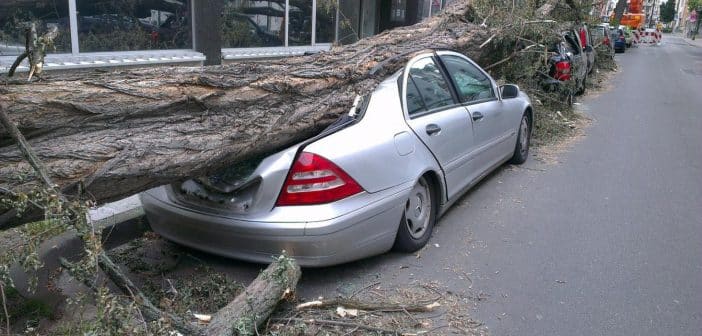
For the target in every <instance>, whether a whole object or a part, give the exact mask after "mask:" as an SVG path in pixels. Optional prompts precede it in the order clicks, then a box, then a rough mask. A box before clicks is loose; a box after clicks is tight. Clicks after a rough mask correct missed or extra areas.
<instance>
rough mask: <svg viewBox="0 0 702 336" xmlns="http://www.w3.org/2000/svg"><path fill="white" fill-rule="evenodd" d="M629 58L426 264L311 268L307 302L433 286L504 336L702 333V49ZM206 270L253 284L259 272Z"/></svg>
mask: <svg viewBox="0 0 702 336" xmlns="http://www.w3.org/2000/svg"><path fill="white" fill-rule="evenodd" d="M616 58H617V60H618V63H619V64H620V71H619V73H617V74H616V75H615V76H614V77H613V79H612V83H611V88H610V90H608V91H606V92H604V93H600V94H590V95H588V96H586V97H584V98H583V99H582V100H581V105H580V108H582V109H583V110H584V112H585V113H586V115H588V116H589V118H590V119H592V124H591V125H590V126H589V127H587V128H585V130H584V133H585V134H584V136H582V137H581V138H579V139H577V140H576V141H574V142H573V143H572V144H571V146H569V147H568V149H567V150H565V151H564V152H562V153H561V154H559V155H557V156H556V158H557V162H556V163H553V162H551V161H552V160H550V159H549V160H542V156H543V154H539V153H535V155H534V154H533V155H532V157H531V158H530V159H529V160H528V161H527V163H526V164H525V165H524V166H522V167H514V166H505V167H503V168H501V169H499V170H498V171H497V172H496V173H494V174H492V175H491V176H489V177H488V178H486V179H485V180H484V181H483V182H482V183H480V184H479V185H478V186H477V187H476V188H474V189H473V190H472V191H470V192H469V193H468V194H467V195H465V196H464V197H463V199H462V200H460V201H459V202H458V203H457V204H456V205H455V206H454V207H453V209H452V210H451V211H449V212H448V213H447V214H446V215H445V216H444V217H443V218H442V219H441V220H440V221H439V225H438V226H437V227H436V231H435V234H434V236H433V237H432V239H431V240H430V241H429V245H428V247H427V248H426V249H424V250H422V251H421V252H420V253H419V254H418V255H406V254H398V253H388V254H385V255H382V256H378V257H374V258H370V259H366V260H362V261H359V262H355V263H350V264H346V265H341V266H337V267H331V268H323V269H306V270H304V272H303V277H302V280H301V282H300V284H299V288H298V289H299V295H300V296H301V297H303V298H305V297H306V298H316V297H317V296H325V297H333V296H336V295H349V294H350V293H352V292H354V291H357V290H359V289H362V288H364V287H365V286H367V285H370V284H374V285H375V286H381V287H384V288H392V287H393V286H398V285H405V284H411V283H418V284H421V283H430V282H433V283H435V284H437V285H438V286H441V287H442V288H445V289H447V290H450V291H452V292H455V293H461V295H463V297H465V298H468V299H469V300H472V302H473V304H472V305H473V316H472V317H473V318H475V319H478V320H480V321H482V322H483V323H484V324H485V326H486V327H487V328H488V330H489V332H490V334H492V335H588V336H590V335H700V334H702V47H696V46H690V45H688V44H687V43H686V42H684V41H683V40H682V39H680V38H676V37H669V36H666V37H665V40H664V43H663V45H661V46H653V47H641V48H638V49H629V50H628V51H627V52H626V53H625V54H621V55H617V57H616ZM207 260H208V261H209V262H210V263H212V264H213V265H214V266H215V267H217V268H219V269H223V270H225V271H227V272H228V273H231V274H236V275H237V276H238V277H240V278H241V279H242V281H248V280H250V279H251V278H252V277H254V276H255V274H256V273H257V272H258V270H259V269H260V266H258V265H251V264H246V263H239V262H232V261H231V260H227V259H220V258H216V257H207ZM444 331H446V329H444Z"/></svg>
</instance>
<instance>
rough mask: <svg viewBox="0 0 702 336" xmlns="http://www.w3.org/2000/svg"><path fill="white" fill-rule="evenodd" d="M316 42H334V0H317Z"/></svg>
mask: <svg viewBox="0 0 702 336" xmlns="http://www.w3.org/2000/svg"><path fill="white" fill-rule="evenodd" d="M315 30H316V32H315V40H316V41H315V42H316V43H332V42H334V33H335V32H336V0H317V26H316V29H315Z"/></svg>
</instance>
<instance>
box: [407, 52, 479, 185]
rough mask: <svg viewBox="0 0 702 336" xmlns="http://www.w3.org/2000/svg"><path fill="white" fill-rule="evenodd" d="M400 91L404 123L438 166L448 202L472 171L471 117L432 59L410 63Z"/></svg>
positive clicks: (423, 58) (429, 56) (422, 59)
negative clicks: (444, 180)
mask: <svg viewBox="0 0 702 336" xmlns="http://www.w3.org/2000/svg"><path fill="white" fill-rule="evenodd" d="M403 88H404V90H403V92H404V97H403V106H404V107H405V113H406V119H407V123H408V125H409V126H410V127H411V128H412V130H413V131H414V133H415V134H416V135H417V137H419V139H421V141H422V142H423V143H424V144H425V145H426V146H427V148H429V150H430V151H431V152H432V153H433V154H434V157H435V158H436V160H437V161H438V162H439V164H440V165H441V168H442V170H443V172H444V178H445V179H446V192H447V196H448V197H449V199H451V198H453V197H454V196H455V195H456V194H457V193H459V192H460V191H461V190H462V189H464V188H465V187H466V186H467V185H468V183H470V181H469V180H467V179H466V176H468V174H469V172H470V171H471V169H472V167H471V165H470V156H469V154H470V152H471V151H472V149H473V129H472V122H471V118H470V115H469V114H468V113H467V112H466V109H465V108H464V107H463V106H461V104H459V103H458V101H457V99H456V97H455V94H454V93H453V92H452V87H451V86H450V84H449V82H448V80H447V79H446V78H445V76H444V73H443V72H442V71H441V69H440V67H439V65H438V64H437V63H436V60H435V59H434V57H433V56H431V55H425V56H423V57H419V58H416V59H413V60H412V61H410V63H409V65H408V67H407V69H406V71H405V74H404V77H403Z"/></svg>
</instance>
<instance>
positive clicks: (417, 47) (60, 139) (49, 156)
mask: <svg viewBox="0 0 702 336" xmlns="http://www.w3.org/2000/svg"><path fill="white" fill-rule="evenodd" d="M469 13H470V1H469V0H464V1H456V2H455V3H453V4H452V5H450V6H448V7H447V8H446V9H445V10H444V12H442V13H441V14H440V15H438V16H435V17H432V18H430V19H428V20H426V21H423V22H421V23H418V24H416V25H414V26H409V27H400V28H397V29H394V30H392V31H388V32H384V33H381V34H379V35H376V36H373V37H370V38H367V39H364V40H361V41H359V42H357V43H355V44H353V45H349V46H345V47H335V48H334V49H333V50H332V51H330V52H324V53H320V54H315V55H309V56H302V57H296V58H289V59H284V60H275V61H266V62H242V63H236V64H229V65H223V66H212V67H158V68H148V69H129V70H117V71H113V72H107V73H105V72H98V71H93V72H76V73H74V74H69V75H64V76H56V77H55V78H53V79H45V80H43V81H38V82H33V83H26V82H22V81H11V80H7V79H5V82H4V83H0V94H1V95H0V104H3V105H4V106H5V109H6V110H7V111H8V114H9V116H10V118H11V119H12V121H13V122H14V123H16V124H17V126H18V128H19V129H20V131H21V132H22V133H23V134H24V135H25V136H26V138H27V140H28V141H29V143H30V144H31V145H32V147H34V149H35V150H36V152H37V155H38V156H39V157H40V158H41V160H42V161H43V162H45V163H46V165H47V167H48V169H49V173H50V175H51V176H52V178H53V180H54V181H55V182H56V183H57V184H58V185H59V186H60V187H61V189H62V191H64V192H69V193H71V192H73V190H74V189H75V188H76V187H77V186H78V185H80V184H82V185H83V186H84V187H85V190H86V191H87V192H88V193H89V194H90V195H92V196H93V197H94V198H95V199H96V200H98V201H105V200H111V199H115V198H119V197H123V196H127V195H130V194H134V193H137V192H140V191H143V190H146V189H148V188H151V187H154V186H158V185H161V184H165V183H169V182H172V181H174V180H178V179H182V178H185V177H188V176H200V175H205V174H208V173H211V172H214V171H216V170H218V169H221V168H223V167H227V166H229V165H231V164H232V163H235V162H242V161H245V160H247V159H249V158H252V157H256V156H260V155H265V154H269V153H272V152H274V151H277V150H280V149H282V148H285V147H287V146H290V145H292V144H294V143H296V142H299V141H302V140H304V139H306V138H308V137H310V136H311V135H314V134H316V133H318V132H319V131H320V130H322V129H323V128H324V127H326V126H327V125H329V124H330V123H331V122H333V121H334V120H335V119H336V118H337V117H338V116H340V115H342V114H343V113H345V112H347V111H348V109H349V108H350V106H351V105H352V102H353V100H354V98H355V96H356V95H358V94H365V93H367V92H370V91H371V90H372V89H373V88H374V87H375V86H376V85H377V84H378V83H379V82H380V81H381V80H383V79H384V78H386V77H387V76H388V75H390V74H392V73H393V72H395V71H397V70H398V69H400V68H401V67H402V66H403V65H404V64H405V62H406V61H407V60H408V59H409V58H410V57H412V56H413V55H414V54H415V53H416V52H419V51H422V50H425V49H428V48H450V49H454V50H457V51H459V52H462V53H464V54H467V55H469V56H470V57H472V58H474V59H479V58H480V56H481V54H480V52H481V49H480V48H478V46H479V45H480V44H481V43H482V42H483V41H485V40H486V39H487V38H488V37H489V36H490V35H491V31H490V30H489V29H488V28H483V27H478V26H477V25H474V24H472V23H470V22H468V20H467V19H466V15H469ZM27 175H29V176H31V175H32V172H31V167H29V166H28V165H27V164H26V163H25V162H24V160H23V159H22V156H21V154H20V152H19V151H18V150H17V149H16V147H15V146H14V144H13V143H12V141H11V140H10V138H9V137H8V131H7V130H6V129H5V128H0V186H3V187H7V188H11V189H16V188H19V189H26V188H29V187H31V186H32V185H33V183H34V182H32V181H28V179H26V178H25V177H26V176H27Z"/></svg>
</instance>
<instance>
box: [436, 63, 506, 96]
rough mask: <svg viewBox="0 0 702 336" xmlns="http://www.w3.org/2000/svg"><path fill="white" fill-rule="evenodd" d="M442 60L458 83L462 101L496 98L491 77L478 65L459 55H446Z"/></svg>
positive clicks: (454, 80) (457, 87) (457, 86)
mask: <svg viewBox="0 0 702 336" xmlns="http://www.w3.org/2000/svg"><path fill="white" fill-rule="evenodd" d="M441 60H442V61H443V62H444V65H446V70H448V73H449V76H450V77H451V79H452V80H453V83H454V84H455V85H456V90H457V91H458V96H459V98H460V99H461V102H462V103H470V102H475V101H483V100H487V99H493V98H495V91H494V90H493V88H492V81H491V80H490V77H488V76H487V75H486V74H485V73H484V72H482V71H480V69H478V67H476V66H475V65H473V64H471V63H470V62H467V61H466V60H464V59H463V58H461V57H458V56H451V55H444V56H441Z"/></svg>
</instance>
